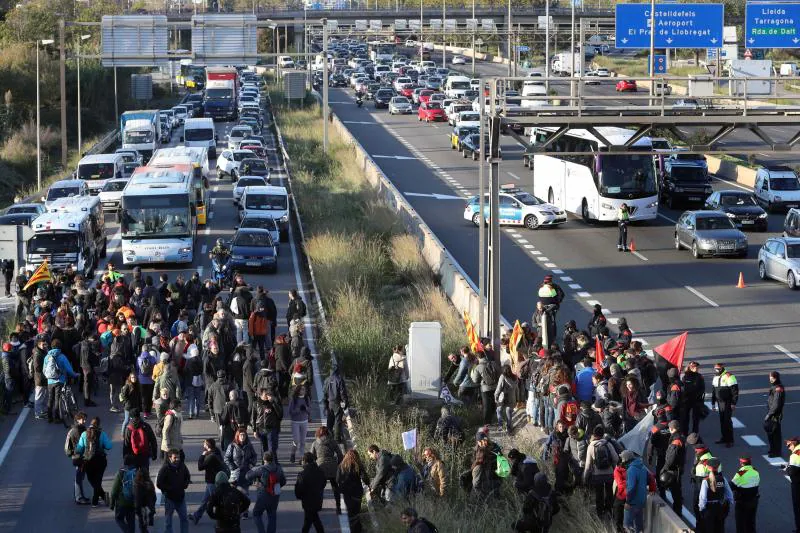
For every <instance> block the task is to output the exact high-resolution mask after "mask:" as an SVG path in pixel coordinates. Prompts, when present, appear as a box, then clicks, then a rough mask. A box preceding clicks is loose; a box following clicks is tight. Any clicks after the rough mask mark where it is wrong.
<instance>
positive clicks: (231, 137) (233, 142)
mask: <svg viewBox="0 0 800 533" xmlns="http://www.w3.org/2000/svg"><path fill="white" fill-rule="evenodd" d="M251 135H253V128H251V127H250V126H234V127H232V128H231V131H230V133H229V134H228V149H229V150H236V149H237V148H239V145H240V144H241V143H242V139H244V138H246V137H250V136H251Z"/></svg>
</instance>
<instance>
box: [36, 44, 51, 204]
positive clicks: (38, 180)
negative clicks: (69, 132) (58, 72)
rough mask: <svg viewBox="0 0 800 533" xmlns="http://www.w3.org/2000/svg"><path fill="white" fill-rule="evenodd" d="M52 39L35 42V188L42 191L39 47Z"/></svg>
mask: <svg viewBox="0 0 800 533" xmlns="http://www.w3.org/2000/svg"><path fill="white" fill-rule="evenodd" d="M54 42H55V41H54V40H53V39H41V40H37V41H36V187H37V189H38V190H41V189H42V139H41V129H42V117H41V100H40V98H39V45H40V44H41V45H42V46H47V45H48V44H53V43H54Z"/></svg>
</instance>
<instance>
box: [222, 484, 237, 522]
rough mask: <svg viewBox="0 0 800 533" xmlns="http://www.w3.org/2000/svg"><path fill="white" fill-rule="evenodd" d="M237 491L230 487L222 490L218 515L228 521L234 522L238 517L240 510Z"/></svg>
mask: <svg viewBox="0 0 800 533" xmlns="http://www.w3.org/2000/svg"><path fill="white" fill-rule="evenodd" d="M239 499H240V497H239V491H238V490H236V489H234V488H230V489H227V490H225V491H224V493H223V494H222V498H221V500H220V504H219V511H218V514H219V516H221V517H223V519H224V520H226V521H229V522H235V521H236V520H238V519H239V515H240V514H241V510H240V508H239Z"/></svg>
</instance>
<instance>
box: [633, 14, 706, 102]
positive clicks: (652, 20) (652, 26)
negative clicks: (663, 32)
mask: <svg viewBox="0 0 800 533" xmlns="http://www.w3.org/2000/svg"><path fill="white" fill-rule="evenodd" d="M655 11H656V0H650V61H649V63H650V73H649V74H648V76H650V77H651V78H652V77H653V74H654V73H655V70H656V69H655V65H656V58H655V47H656V14H655ZM717 76H719V74H717ZM653 89H655V83H654V82H653V81H652V80H651V81H650V96H652V95H654V94H655V92H654V91H653ZM650 105H653V101H652V100H651V101H650Z"/></svg>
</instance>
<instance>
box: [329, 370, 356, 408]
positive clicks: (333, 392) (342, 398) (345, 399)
mask: <svg viewBox="0 0 800 533" xmlns="http://www.w3.org/2000/svg"><path fill="white" fill-rule="evenodd" d="M322 403H323V404H324V405H325V406H326V407H327V408H328V409H329V410H330V411H333V412H336V411H338V410H339V409H340V407H341V404H342V403H344V405H345V406H348V405H349V404H350V398H349V396H348V395H347V386H346V385H345V383H344V379H342V376H340V375H339V372H338V371H334V372H332V373H331V375H330V376H328V379H326V380H325V383H324V384H323V385H322Z"/></svg>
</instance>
